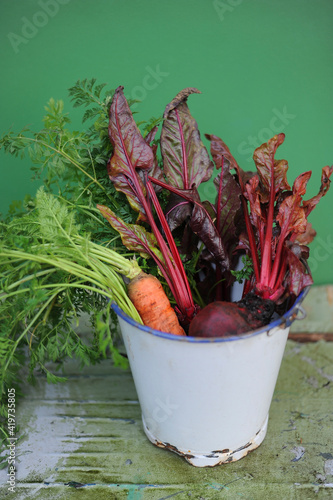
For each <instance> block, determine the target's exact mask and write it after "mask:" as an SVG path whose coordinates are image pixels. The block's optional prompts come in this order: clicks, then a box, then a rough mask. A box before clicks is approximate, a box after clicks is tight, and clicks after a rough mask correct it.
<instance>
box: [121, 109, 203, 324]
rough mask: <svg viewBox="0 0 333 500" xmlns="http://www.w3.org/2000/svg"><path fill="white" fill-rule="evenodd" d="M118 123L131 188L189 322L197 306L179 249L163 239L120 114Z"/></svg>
mask: <svg viewBox="0 0 333 500" xmlns="http://www.w3.org/2000/svg"><path fill="white" fill-rule="evenodd" d="M116 123H117V128H118V133H119V137H120V139H121V143H122V147H123V151H124V153H125V156H126V160H127V164H128V167H129V170H130V176H128V177H129V181H131V183H132V184H133V185H132V184H131V187H132V189H133V192H135V194H136V196H137V198H138V200H139V201H140V203H141V205H142V207H143V209H144V212H145V214H146V216H147V219H148V222H149V224H150V226H151V229H152V231H153V233H154V235H155V237H156V240H157V243H158V245H159V248H160V250H161V252H162V255H163V257H164V260H165V263H166V267H167V269H165V267H164V266H163V267H162V268H161V267H160V266H159V267H160V269H161V272H162V273H163V275H164V277H165V279H166V280H167V283H168V284H169V286H170V285H171V286H170V289H171V292H172V294H173V295H174V297H175V299H176V302H177V305H178V307H179V309H180V311H181V313H182V315H183V316H184V318H187V319H188V321H191V320H192V319H193V315H194V313H195V309H196V308H195V305H194V302H193V298H192V294H191V290H190V287H189V284H188V281H187V277H186V274H185V271H184V267H183V264H182V261H181V259H180V256H179V253H178V250H177V247H176V245H175V243H174V240H173V237H172V235H171V239H169V244H170V242H171V240H172V242H173V245H172V247H171V248H172V249H171V252H170V249H169V248H168V246H167V244H166V242H165V240H164V238H163V237H162V235H161V233H160V231H159V229H158V227H157V225H156V222H155V220H154V216H153V213H152V211H151V207H150V206H149V203H148V201H147V199H146V197H145V195H144V193H143V191H142V188H141V185H140V183H139V179H138V174H137V172H136V170H135V166H133V165H132V162H131V159H130V157H129V155H128V152H127V149H126V146H125V143H124V139H123V136H122V132H121V127H120V124H119V121H118V114H117V113H116ZM185 158H186V156H185ZM147 189H148V191H149V194H150V195H151V192H152V191H153V192H154V190H153V189H152V188H151V186H150V183H149V181H148V182H147ZM154 196H155V198H156V201H157V204H156V205H155V209H156V211H158V210H159V209H160V205H159V203H158V200H157V197H156V195H155V192H154V193H153V195H151V198H152V200H153V202H154ZM154 204H155V203H154ZM160 212H162V209H160ZM162 214H163V212H162ZM163 218H164V221H165V224H166V226H168V224H167V222H166V220H165V217H164V214H163V217H162V219H161V218H160V221H161V224H162V226H163V222H164V221H163ZM168 228H169V226H168ZM169 231H170V230H169ZM166 234H167V233H166ZM170 234H171V232H170ZM155 260H156V259H155ZM158 260H159V259H158ZM173 260H174V262H173ZM157 263H158V262H157Z"/></svg>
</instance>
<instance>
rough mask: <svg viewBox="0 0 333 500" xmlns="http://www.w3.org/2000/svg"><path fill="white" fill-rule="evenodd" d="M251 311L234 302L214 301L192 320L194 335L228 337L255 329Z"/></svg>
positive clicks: (191, 327) (190, 330)
mask: <svg viewBox="0 0 333 500" xmlns="http://www.w3.org/2000/svg"><path fill="white" fill-rule="evenodd" d="M248 316H249V312H248V311H247V310H246V309H245V308H242V307H239V306H238V305H237V304H236V303H234V302H212V303H211V304H208V306H206V307H204V309H202V310H201V311H200V312H199V313H198V314H197V315H196V316H195V318H194V319H193V320H192V321H191V324H190V329H189V335H190V336H192V337H226V336H232V335H239V334H240V333H245V332H248V331H251V330H253V326H251V325H250V324H249V322H248Z"/></svg>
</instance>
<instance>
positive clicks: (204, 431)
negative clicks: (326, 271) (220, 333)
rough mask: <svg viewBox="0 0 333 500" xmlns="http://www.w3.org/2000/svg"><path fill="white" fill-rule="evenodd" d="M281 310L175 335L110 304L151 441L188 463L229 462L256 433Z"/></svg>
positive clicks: (269, 391) (284, 330)
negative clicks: (233, 326)
mask: <svg viewBox="0 0 333 500" xmlns="http://www.w3.org/2000/svg"><path fill="white" fill-rule="evenodd" d="M307 291H308V289H306V290H304V291H303V292H302V293H301V294H300V296H299V297H298V298H297V300H296V302H295V303H294V305H293V307H292V308H291V309H290V310H289V311H288V313H286V314H285V315H284V316H282V317H281V318H279V319H278V320H276V321H274V322H273V323H270V324H269V325H267V326H266V327H264V328H262V329H260V330H256V331H254V332H251V333H248V334H243V335H240V336H237V337H227V338H225V337H219V338H218V337H217V338H213V339H209V338H194V337H180V336H175V335H171V334H168V333H163V332H159V331H157V330H153V329H151V328H148V327H146V326H142V325H139V324H138V323H137V322H135V321H134V320H133V319H131V318H130V317H128V316H127V315H126V314H125V313H124V312H123V311H122V310H121V309H120V308H119V307H118V306H117V305H116V304H114V303H113V304H112V308H113V309H114V311H115V312H116V313H117V315H118V319H119V324H120V328H121V332H122V336H123V339H124V343H125V347H126V351H127V355H128V359H129V363H130V367H131V370H132V374H133V378H134V383H135V387H136V390H137V393H138V398H139V402H140V405H141V410H142V421H143V428H144V431H145V433H146V435H147V437H148V439H149V440H150V441H151V442H152V443H154V444H155V445H157V446H159V447H162V448H166V449H168V450H171V451H173V452H175V453H178V454H179V455H182V456H184V457H185V459H186V460H187V461H188V462H189V463H190V464H192V465H194V466H196V467H208V466H214V465H218V464H222V463H227V462H233V461H236V460H239V459H241V458H243V457H244V456H246V455H247V454H248V453H249V452H250V451H252V450H254V449H255V448H257V447H258V446H259V445H260V443H261V442H262V441H263V439H264V437H265V435H266V431H267V423H268V413H269V407H270V404H271V400H272V397H273V392H274V388H275V384H276V380H277V377H278V373H279V369H280V365H281V361H282V357H283V353H284V349H285V345H286V341H287V337H288V333H289V327H290V324H291V323H292V322H293V321H294V320H295V319H302V317H304V315H305V313H304V310H303V309H302V308H301V305H300V304H301V302H302V300H303V299H304V297H305V295H306V293H307Z"/></svg>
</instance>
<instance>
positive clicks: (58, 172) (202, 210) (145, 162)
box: [0, 79, 333, 416]
mask: <svg viewBox="0 0 333 500" xmlns="http://www.w3.org/2000/svg"><path fill="white" fill-rule="evenodd" d="M104 87H105V86H104V85H96V81H95V80H94V79H93V80H90V81H88V80H83V81H81V82H80V81H78V82H77V83H76V85H75V86H74V87H72V88H71V89H70V97H71V98H72V100H73V102H74V106H75V107H76V106H85V107H86V111H85V113H84V115H83V122H85V123H86V124H87V125H88V126H87V128H86V129H85V130H83V131H80V132H78V131H71V130H70V128H69V123H70V120H69V117H68V116H67V114H65V113H64V112H63V103H62V102H61V101H58V102H55V101H54V100H52V99H51V100H50V101H49V103H48V106H47V107H46V116H45V118H44V127H43V129H42V130H41V131H39V132H32V131H29V130H28V129H27V128H25V129H24V130H22V131H21V132H20V133H19V134H14V133H13V132H12V131H10V132H9V133H7V134H5V135H4V136H3V137H2V138H1V140H0V147H1V148H2V149H4V150H5V151H6V152H8V153H10V154H13V155H15V156H18V155H23V154H24V153H26V152H27V153H28V154H29V157H30V159H31V161H32V163H33V167H32V169H33V171H34V173H35V175H36V176H39V175H41V174H43V188H42V189H40V190H39V191H38V193H37V195H36V197H35V198H31V197H27V198H26V199H25V202H24V205H23V204H22V203H14V204H12V206H11V208H10V211H9V215H8V216H7V217H5V218H3V220H2V222H1V224H0V232H1V244H0V279H1V288H2V291H1V296H0V299H1V300H0V320H1V321H0V333H1V335H0V360H1V392H2V395H5V394H6V388H7V387H10V386H12V385H15V384H16V383H17V382H18V380H19V378H20V370H21V368H22V366H23V365H24V364H25V363H26V360H27V359H28V361H29V368H30V378H31V379H33V374H34V371H35V370H36V369H37V368H39V369H40V370H42V371H43V372H45V373H46V375H47V377H48V380H49V381H51V382H57V381H60V380H63V378H62V377H58V376H56V375H55V374H54V371H55V369H56V368H57V367H58V366H60V365H61V362H62V361H63V360H65V359H66V358H68V357H77V358H78V359H79V360H81V362H82V363H94V362H96V361H98V360H99V359H100V357H101V356H106V355H107V354H108V353H111V355H112V357H113V359H114V361H115V362H116V363H118V364H125V363H126V360H125V358H124V357H123V356H122V354H121V344H120V343H119V341H118V337H117V334H116V328H115V325H114V322H113V323H112V317H111V315H112V313H111V312H110V301H115V302H116V303H118V305H119V306H120V307H121V308H122V309H123V310H124V311H125V312H126V313H127V314H128V315H130V316H131V317H133V318H134V319H136V320H137V321H138V322H142V323H144V324H146V325H149V326H151V327H153V328H156V329H158V330H162V331H168V332H172V333H175V334H177V335H186V334H190V335H194V336H207V335H208V336H216V335H218V336H221V335H225V334H230V333H236V334H238V333H241V332H242V331H245V330H249V329H252V328H256V327H259V326H260V325H263V324H266V323H267V322H269V320H270V318H271V315H272V313H273V312H274V310H278V311H281V310H283V309H285V308H286V307H288V306H290V305H291V303H292V301H293V300H294V299H295V297H297V295H299V293H300V292H301V291H302V289H303V288H304V287H306V286H307V285H309V284H311V283H312V278H311V275H310V271H309V269H308V268H307V266H306V260H307V258H308V254H309V251H308V247H307V245H308V244H309V243H310V241H311V239H312V237H313V230H311V228H310V226H309V224H308V222H307V218H308V215H309V214H310V213H311V211H312V210H313V208H314V207H315V206H316V204H317V203H318V202H319V200H320V198H321V197H322V196H324V195H325V194H326V192H327V190H328V189H329V185H330V176H331V174H332V170H333V167H328V166H327V167H324V168H323V169H322V177H321V186H320V189H319V192H318V194H317V195H316V196H314V197H313V198H311V199H310V200H304V199H303V197H304V195H305V191H306V184H307V182H308V180H309V178H310V175H311V172H306V173H304V174H302V175H300V176H298V177H297V179H296V180H295V181H294V183H293V185H292V186H290V185H289V184H288V181H287V177H286V173H287V169H288V164H287V162H286V161H285V160H276V159H275V155H276V151H277V148H278V147H279V146H280V145H281V144H282V143H283V141H284V134H278V135H276V136H274V137H273V138H272V139H270V140H269V141H268V142H267V143H265V144H263V145H262V146H260V147H259V148H257V149H256V151H255V152H254V157H253V158H254V162H255V165H256V172H244V171H243V170H242V169H241V168H240V166H239V165H238V164H237V162H236V160H235V159H234V157H233V156H232V154H231V152H230V150H229V149H228V147H227V146H226V145H225V143H224V142H223V141H222V139H220V138H218V137H217V136H215V135H206V138H207V139H208V140H209V141H210V146H211V157H212V159H213V161H212V160H211V158H210V155H209V153H208V151H207V149H206V147H205V145H204V143H203V141H202V139H201V136H200V133H199V130H198V126H197V123H196V121H195V119H194V118H193V117H192V115H191V113H190V111H189V108H188V105H187V99H188V97H189V96H190V95H191V94H193V93H199V91H198V90H197V89H194V88H188V89H184V90H183V91H181V92H180V93H179V94H178V95H177V96H176V97H175V98H174V99H173V100H172V101H171V102H170V103H169V104H168V105H167V106H166V108H165V111H164V115H163V118H158V119H156V118H153V119H152V120H151V121H150V122H141V123H139V124H137V123H136V122H135V120H134V117H133V114H132V112H131V104H132V103H131V101H127V99H126V97H125V95H124V92H123V88H122V87H118V88H117V89H116V90H115V91H112V90H110V91H108V90H105V88H104ZM103 94H104V97H102V95H103ZM160 122H162V126H161V131H160V135H159V136H158V125H159V124H160ZM140 129H141V130H140ZM214 164H215V167H216V172H215V173H214ZM213 173H214V175H215V178H214V181H213V183H214V185H215V187H216V199H215V201H214V202H212V201H202V200H201V197H200V195H199V191H198V188H199V186H200V185H201V184H204V183H206V182H208V181H211V178H212V176H213ZM216 174H217V175H216ZM110 181H111V182H110ZM241 258H242V259H243V263H244V266H243V268H242V269H241V270H237V269H238V265H239V261H240V259H241ZM144 271H147V273H149V274H146V273H145V272H144ZM157 277H158V279H157ZM235 280H238V281H243V282H244V293H243V297H242V299H241V301H240V302H239V303H237V304H235V303H232V302H230V298H231V288H232V286H233V284H234V282H235ZM170 302H171V305H170ZM82 312H85V313H87V314H88V315H89V317H90V320H91V325H92V331H93V334H92V336H91V339H89V340H88V342H87V341H86V340H85V339H83V338H82V337H81V336H80V334H79V333H78V329H77V325H78V318H79V315H80V314H81V313H82ZM212 318H213V319H214V321H213V320H212ZM113 319H115V318H113ZM216 325H217V327H216ZM119 349H120V350H119ZM50 361H51V362H53V365H52V368H50V365H49V362H50ZM4 408H5V407H4V406H2V407H1V414H2V416H4V415H5V410H4Z"/></svg>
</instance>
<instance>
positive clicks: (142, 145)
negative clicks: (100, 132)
mask: <svg viewBox="0 0 333 500" xmlns="http://www.w3.org/2000/svg"><path fill="white" fill-rule="evenodd" d="M109 137H110V141H111V143H112V145H113V154H112V157H111V159H110V161H109V164H108V173H109V176H110V179H111V181H112V182H113V183H114V186H115V188H116V189H117V190H118V191H122V192H124V193H125V194H126V196H127V198H128V201H129V203H130V205H131V206H132V208H133V209H134V210H137V211H142V210H143V209H142V206H141V200H140V196H139V195H138V194H139V193H140V192H141V193H143V194H145V187H144V185H143V183H142V180H141V179H140V177H139V176H138V174H137V171H136V169H144V170H150V169H151V168H152V167H153V164H154V153H153V151H152V149H151V147H150V146H149V145H148V144H147V142H146V141H145V140H144V138H143V137H142V135H141V133H140V131H139V129H138V127H137V125H136V123H135V121H134V119H133V116H132V112H131V110H130V108H129V105H128V103H127V100H126V98H125V96H124V93H123V87H118V88H117V89H116V91H115V93H114V96H113V98H112V102H111V107H110V120H109ZM139 200H140V201H139ZM141 218H143V219H144V216H141Z"/></svg>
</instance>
